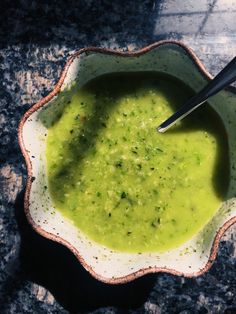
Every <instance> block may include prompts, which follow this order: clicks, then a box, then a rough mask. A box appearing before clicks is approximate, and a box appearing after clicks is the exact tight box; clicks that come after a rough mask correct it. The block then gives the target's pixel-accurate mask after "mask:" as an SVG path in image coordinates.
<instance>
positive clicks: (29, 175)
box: [18, 40, 236, 284]
mask: <svg viewBox="0 0 236 314" xmlns="http://www.w3.org/2000/svg"><path fill="white" fill-rule="evenodd" d="M164 45H176V46H179V47H180V48H182V49H183V50H184V51H185V53H186V54H187V55H188V57H190V59H191V60H192V61H193V63H194V64H195V65H196V66H197V68H198V70H199V71H200V73H201V74H202V75H203V76H204V77H205V78H206V79H207V80H211V79H212V75H211V74H210V73H209V72H208V71H207V69H206V68H205V66H204V64H203V63H202V62H201V61H200V59H199V58H198V57H197V55H196V54H195V53H194V52H193V50H192V49H191V48H189V47H188V46H187V45H186V44H184V43H183V42H181V41H176V40H161V41H157V42H155V43H153V44H151V45H148V46H145V47H144V48H141V49H139V50H136V51H129V50H128V51H119V50H113V49H108V48H100V47H87V48H82V49H80V50H78V51H76V52H75V53H73V54H72V55H71V56H70V57H69V59H68V60H67V62H66V63H65V66H64V69H63V71H62V74H61V76H60V78H59V81H58V82H57V83H56V85H55V87H54V88H53V90H52V91H51V92H50V93H49V94H48V95H47V96H46V97H43V98H42V99H40V100H39V101H38V102H37V103H36V104H34V105H33V106H32V107H31V108H30V109H29V110H27V111H26V112H25V114H24V115H23V117H22V118H21V121H20V123H19V127H18V143H19V146H20V149H21V152H22V154H23V156H24V159H25V162H26V168H27V181H26V187H25V195H24V211H25V215H26V217H27V220H28V222H29V223H30V225H31V226H32V228H33V229H34V230H35V231H36V232H37V233H39V234H40V235H41V236H43V237H45V238H47V239H49V240H52V241H55V242H57V243H60V244H62V245H64V246H65V247H67V248H68V249H69V250H70V251H71V252H72V253H73V254H74V255H75V257H76V258H77V259H78V261H79V262H80V263H81V264H82V266H83V267H84V268H85V269H86V270H87V271H88V272H89V273H90V274H91V275H92V276H93V277H94V278H96V279H97V280H99V281H102V282H104V283H107V284H122V283H127V282H130V281H133V280H134V279H137V278H139V277H141V276H144V275H146V274H150V273H161V272H163V273H169V274H172V275H176V276H184V277H188V278H192V277H197V276H200V275H202V274H204V273H205V272H207V271H208V270H209V269H210V267H211V266H212V264H213V262H214V261H215V259H216V257H217V252H218V248H219V243H220V240H221V238H222V236H223V235H224V233H225V231H226V230H227V229H228V228H229V227H230V226H232V225H233V224H234V223H236V216H234V217H232V218H230V219H229V220H227V221H226V222H225V223H224V224H223V225H222V226H221V227H220V228H219V229H218V231H217V233H216V234H215V237H214V240H213V243H212V246H211V250H210V255H209V258H208V261H207V263H206V264H205V266H204V267H203V268H201V269H199V270H198V271H197V272H192V273H184V272H180V271H177V270H175V269H169V268H165V267H152V266H150V267H147V268H142V269H139V270H138V271H136V272H133V273H131V274H128V275H126V276H123V277H111V278H106V277H103V276H101V275H98V274H97V273H96V272H95V271H94V270H93V269H92V267H91V266H90V265H88V263H87V262H86V261H85V260H84V258H83V257H82V256H81V255H80V252H79V251H78V250H77V249H76V248H75V247H74V246H73V245H72V244H71V243H70V242H68V241H66V240H65V239H63V238H61V237H60V236H58V235H55V234H52V233H50V232H48V231H45V230H44V229H43V228H42V227H40V226H39V225H38V224H37V223H36V222H35V221H34V220H33V218H32V216H31V214H30V209H29V199H30V190H31V185H32V182H33V181H34V179H35V178H34V177H33V171H32V163H31V160H30V156H29V154H28V152H27V150H26V148H25V146H24V139H23V127H24V123H25V122H26V121H27V119H28V118H29V117H30V116H31V114H33V113H34V112H35V111H37V110H38V109H40V108H42V107H43V106H44V105H46V104H47V103H48V102H49V101H50V100H51V99H53V98H54V97H55V96H56V95H57V94H59V93H60V91H61V87H62V85H63V83H64V80H65V78H66V75H67V72H68V69H69V67H70V65H71V64H72V62H73V61H74V60H75V59H76V58H78V57H79V56H80V55H81V54H84V53H85V54H87V53H102V54H106V55H114V56H121V57H138V56H141V55H143V54H145V53H147V52H149V51H151V50H153V49H155V48H157V47H160V46H164ZM226 90H229V91H230V92H233V93H234V94H235V96H236V88H234V87H232V86H230V87H228V88H226Z"/></svg>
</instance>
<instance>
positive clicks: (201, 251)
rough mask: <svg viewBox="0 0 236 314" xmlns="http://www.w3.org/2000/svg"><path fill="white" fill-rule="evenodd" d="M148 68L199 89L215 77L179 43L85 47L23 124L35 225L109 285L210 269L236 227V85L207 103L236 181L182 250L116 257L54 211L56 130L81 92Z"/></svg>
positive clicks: (29, 210)
mask: <svg viewBox="0 0 236 314" xmlns="http://www.w3.org/2000/svg"><path fill="white" fill-rule="evenodd" d="M147 71H151V72H158V73H163V74H167V75H169V76H172V77H174V78H177V79H179V80H181V81H182V82H184V83H185V84H186V85H188V86H189V87H190V88H191V89H192V90H193V91H196V92H197V91H198V90H200V89H201V88H202V87H203V86H204V85H205V84H206V83H207V81H208V80H209V79H211V76H210V74H209V73H208V72H207V71H206V70H205V68H204V66H203V65H202V64H201V62H200V61H199V59H198V58H197V57H196V56H195V54H194V53H193V52H192V51H191V50H190V49H189V48H187V47H186V46H184V45H183V44H181V43H179V42H174V41H162V42H158V43H155V44H153V45H151V46H148V47H146V48H144V49H142V50H140V51H137V52H132V53H131V52H128V53H124V52H117V51H111V50H105V49H99V48H87V49H82V50H80V51H78V52H77V53H75V54H74V55H73V56H72V57H71V58H70V59H69V60H68V62H67V64H66V66H65V69H64V71H63V73H62V76H61V78H60V80H59V82H58V84H57V85H56V87H55V89H54V90H53V91H52V92H51V93H50V94H49V95H48V96H47V97H45V98H43V99H42V100H41V101H39V102H38V103H37V104H35V105H34V106H33V107H32V108H31V109H30V110H29V111H28V112H26V114H25V115H24V117H23V118H22V120H21V123H20V126H19V134H18V136H19V143H20V147H21V150H22V153H23V155H24V157H25V160H26V163H27V170H28V180H27V187H26V193H25V205H24V206H25V213H26V216H27V218H28V220H29V222H30V224H31V225H32V226H33V228H34V229H35V230H36V231H37V232H38V233H40V234H41V235H42V236H44V237H46V238H48V239H51V240H54V241H57V242H59V243H61V244H63V245H65V246H67V247H68V248H69V249H70V250H71V251H72V252H73V253H74V254H75V255H76V257H77V258H78V260H79V261H80V262H81V263H82V265H83V266H84V267H85V269H87V270H88V271H89V272H90V273H91V274H92V275H93V276H94V277H95V278H97V279H99V280H101V281H104V282H107V283H124V282H128V281H131V280H133V279H135V278H137V277H140V276H142V275H145V274H147V273H151V272H167V273H172V274H176V275H184V276H188V277H191V276H198V275H200V274H202V273H204V272H205V271H207V270H208V269H209V268H210V266H211V264H212V262H213V261H214V259H215V258H216V255H217V249H218V245H219V241H220V238H221V237H222V235H223V233H224V232H225V230H226V229H227V228H228V227H229V226H231V225H232V224H233V223H235V222H236V200H235V195H236V185H235V184H234V182H235V180H236V167H235V163H236V93H235V91H234V89H233V88H231V89H227V90H223V91H222V92H220V93H219V94H217V95H216V96H214V97H212V98H210V99H209V101H208V103H209V105H210V106H211V107H212V108H213V109H214V110H215V111H216V113H217V114H218V115H219V116H220V118H221V120H222V122H223V124H224V127H225V130H226V133H227V139H228V149H229V164H230V182H229V188H228V193H227V197H226V201H225V202H223V203H222V206H221V207H220V208H219V209H218V210H217V212H216V214H215V216H214V217H213V218H212V219H211V221H210V222H209V223H207V225H206V226H205V227H204V228H203V229H202V230H201V231H200V232H199V233H198V234H196V235H195V236H194V237H193V238H191V239H190V240H189V241H187V242H185V243H184V244H182V245H181V246H180V247H178V248H175V249H172V250H170V251H167V252H164V253H121V252H116V251H113V250H111V249H108V248H106V247H104V246H102V245H99V244H97V243H95V242H94V241H92V240H90V239H89V238H88V237H87V236H86V235H84V234H83V233H82V232H81V231H80V230H79V229H78V228H76V227H75V226H74V225H73V223H72V222H71V221H70V220H68V219H67V218H65V217H64V216H63V215H62V214H61V213H60V211H58V210H57V209H56V208H55V207H54V206H53V203H52V200H51V197H50V194H49V191H48V180H47V173H46V157H45V150H46V139H47V133H48V128H49V127H50V125H51V124H52V123H53V121H54V120H55V119H56V118H57V117H58V116H59V115H60V113H61V112H62V110H63V108H65V106H66V105H67V104H68V102H69V100H70V99H71V97H72V95H73V94H74V92H75V91H76V90H77V89H78V88H80V87H82V86H83V85H84V84H86V83H87V82H88V81H90V80H92V79H94V78H97V77H99V76H101V75H103V74H108V73H120V72H122V73H126V72H127V73H130V72H147Z"/></svg>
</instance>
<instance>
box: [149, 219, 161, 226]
mask: <svg viewBox="0 0 236 314" xmlns="http://www.w3.org/2000/svg"><path fill="white" fill-rule="evenodd" d="M160 223H161V219H160V217H158V218H155V219H154V220H153V221H152V223H151V226H152V227H153V228H157V227H158V226H159V225H160Z"/></svg>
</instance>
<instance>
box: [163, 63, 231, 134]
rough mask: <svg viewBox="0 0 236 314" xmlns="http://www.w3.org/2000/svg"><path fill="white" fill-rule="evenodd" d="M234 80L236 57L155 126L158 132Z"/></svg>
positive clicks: (180, 118) (168, 126) (167, 127)
mask: <svg viewBox="0 0 236 314" xmlns="http://www.w3.org/2000/svg"><path fill="white" fill-rule="evenodd" d="M235 80H236V57H234V58H233V60H231V61H230V62H229V63H228V64H227V65H226V67H225V68H223V70H222V71H221V72H220V73H218V74H217V75H216V76H215V77H214V79H212V80H211V81H210V82H209V83H208V84H207V85H206V86H205V87H204V88H203V89H202V90H200V92H199V93H197V94H196V95H195V96H193V97H192V98H190V99H189V100H188V101H187V102H186V103H185V104H184V105H183V106H182V107H181V108H180V109H179V110H178V111H176V112H175V113H174V114H173V115H172V116H171V117H169V118H168V119H167V120H165V121H164V122H163V123H162V124H160V126H159V127H158V128H157V129H158V131H159V132H161V133H164V132H165V131H166V130H167V129H169V128H170V127H171V126H172V125H173V124H175V123H176V122H177V121H179V120H182V119H183V118H184V117H186V116H187V115H188V114H190V113H191V112H192V111H193V110H195V109H196V108H198V107H199V106H200V105H201V104H203V103H204V102H205V101H206V100H207V99H208V98H209V97H211V96H213V95H215V94H216V93H218V92H219V91H220V90H222V89H223V88H224V87H226V86H228V85H229V84H231V83H233V82H234V81H235Z"/></svg>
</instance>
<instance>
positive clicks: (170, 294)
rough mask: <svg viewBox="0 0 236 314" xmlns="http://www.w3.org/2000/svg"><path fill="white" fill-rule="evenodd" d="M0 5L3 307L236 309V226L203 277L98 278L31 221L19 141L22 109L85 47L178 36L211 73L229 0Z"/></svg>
mask: <svg viewBox="0 0 236 314" xmlns="http://www.w3.org/2000/svg"><path fill="white" fill-rule="evenodd" d="M0 12H1V13H0V14H1V16H0V160H1V164H0V313H12V314H13V313H14V314H15V313H17V314H19V313H63V314H64V313H82V312H85V313H127V312H129V313H150V314H154V313H155V314H159V313H162V314H163V313H181V314H188V313H189V314H190V313H212V314H215V313H225V314H230V313H231V314H233V313H236V227H234V226H233V227H231V228H230V229H229V230H228V231H227V233H226V234H225V236H224V238H223V239H222V241H221V245H220V250H219V254H218V257H217V260H216V261H215V263H214V264H213V267H212V268H211V269H210V271H208V272H207V273H206V274H205V275H203V276H201V277H198V278H193V279H186V278H183V277H175V276H172V275H167V274H156V275H150V276H146V277H144V278H141V279H139V280H137V281H135V282H133V283H131V284H128V285H121V286H108V285H105V284H102V283H99V282H97V281H96V280H94V279H93V278H91V276H90V275H89V274H88V273H87V272H86V271H85V270H83V268H82V267H81V266H80V265H79V263H78V262H77V261H76V259H75V258H74V256H73V255H72V254H71V253H70V252H68V250H67V249H65V248H63V247H62V246H60V245H59V244H55V243H52V242H50V241H48V240H46V239H44V238H42V237H41V236H39V235H37V234H36V233H35V232H34V231H33V230H32V229H31V227H30V226H29V225H28V223H27V221H26V219H25V216H24V212H23V192H24V187H25V182H26V167H25V163H24V160H23V157H22V156H21V153H20V149H19V146H18V143H17V127H18V124H19V121H20V119H21V117H22V115H23V114H24V112H26V110H27V109H29V108H30V107H31V106H32V105H33V104H34V103H35V102H37V101H38V100H39V99H40V98H41V97H43V96H45V95H47V93H48V92H49V91H51V90H52V88H53V86H54V85H55V83H56V82H57V80H58V78H59V76H60V74H61V71H62V68H63V65H64V64H65V62H66V60H67V58H68V57H69V55H70V54H71V53H73V52H74V51H75V50H77V49H79V48H81V47H86V46H100V47H110V48H113V49H121V50H127V49H128V50H135V49H138V48H140V47H143V46H145V45H147V44H151V43H153V42H155V41H157V40H159V39H169V38H172V39H179V40H182V41H183V42H185V43H186V44H188V45H189V46H190V47H191V48H192V49H193V50H194V51H195V52H196V54H197V55H198V56H199V57H200V59H201V60H202V61H203V62H204V64H205V66H206V68H207V69H208V70H209V71H210V72H211V73H212V74H216V73H217V72H218V71H219V70H220V69H221V68H222V67H223V66H224V65H225V64H226V63H227V62H228V61H229V60H230V59H231V58H232V57H233V56H234V55H235V52H236V35H235V34H236V23H235V21H236V3H235V1H233V0H232V1H230V0H198V1H195V0H189V1H181V0H165V1H164V0H156V1H148V0H136V1H129V0H128V1H124V0H119V1H116V0H113V1H108V0H107V1H105V0H96V1H95V0H87V1H86V0H83V1H76V0H72V1H61V0H58V1H48V0H42V1H36V0H31V1H27V0H19V1H14V0H13V1H7V0H1V2H0Z"/></svg>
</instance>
